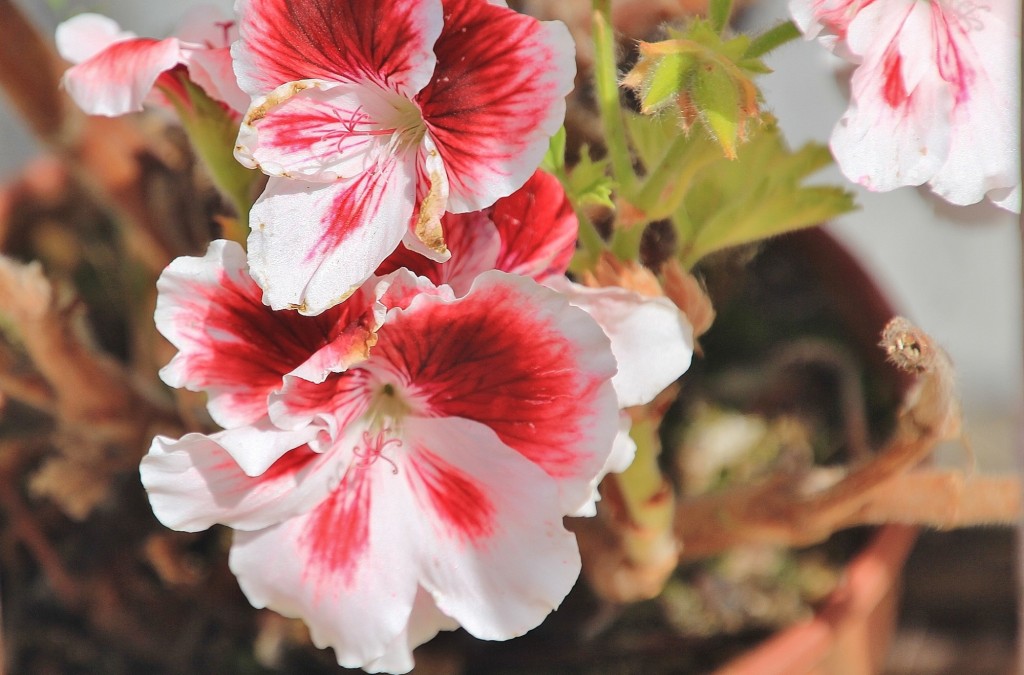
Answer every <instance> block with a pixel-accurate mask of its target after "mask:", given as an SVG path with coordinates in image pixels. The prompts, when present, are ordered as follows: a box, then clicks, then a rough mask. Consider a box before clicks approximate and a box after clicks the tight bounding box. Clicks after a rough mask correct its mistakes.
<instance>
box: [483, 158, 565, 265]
mask: <svg viewBox="0 0 1024 675" xmlns="http://www.w3.org/2000/svg"><path fill="white" fill-rule="evenodd" d="M491 219H492V220H493V221H494V225H495V227H497V228H498V234H499V235H500V237H501V250H500V251H499V253H498V261H497V263H496V264H495V266H494V267H495V269H499V270H501V271H503V272H509V273H511V274H522V275H524V276H528V277H530V278H532V279H535V280H536V281H540V282H544V281H545V280H546V279H549V278H550V277H553V276H562V275H563V274H565V271H566V270H567V269H569V261H570V260H572V255H573V253H575V251H576V235H577V233H578V232H579V221H578V220H577V219H576V213H575V212H574V211H573V210H572V204H570V203H569V199H568V197H566V195H565V190H563V189H562V184H561V183H559V182H558V179H557V178H555V177H554V176H552V175H551V174H549V173H546V172H544V171H536V172H534V174H533V176H531V177H530V180H528V181H526V184H525V185H523V187H521V188H519V189H518V190H516V191H515V192H514V193H512V194H511V195H509V196H508V197H505V198H504V199H499V200H498V201H497V202H496V203H495V204H494V208H493V209H492V211H491Z"/></svg>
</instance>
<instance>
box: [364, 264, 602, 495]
mask: <svg viewBox="0 0 1024 675" xmlns="http://www.w3.org/2000/svg"><path fill="white" fill-rule="evenodd" d="M366 367H373V368H376V369H379V370H380V371H381V372H383V371H386V370H390V372H391V373H392V377H393V378H394V384H395V386H396V387H397V388H399V389H402V390H406V389H408V391H409V392H410V394H409V395H410V396H414V397H416V398H417V400H421V401H422V406H423V408H424V411H428V412H423V413H422V414H430V415H437V416H443V417H462V418H465V419H470V420H475V421H477V422H481V423H483V424H484V425H486V426H488V427H490V428H492V429H493V430H494V431H495V432H497V434H498V436H499V437H500V438H501V440H502V442H504V443H505V444H506V445H509V446H510V447H512V448H513V449H515V450H516V451H518V452H520V453H521V454H522V455H524V456H525V457H526V458H527V459H529V460H531V461H533V462H534V463H536V464H538V465H539V466H540V467H541V468H542V469H544V470H545V471H546V472H547V473H548V474H549V475H550V476H552V477H554V478H556V479H557V480H558V481H559V483H560V486H561V489H562V494H563V500H564V502H563V505H564V507H565V508H564V511H565V512H571V511H573V510H575V509H576V508H578V507H579V506H580V505H582V504H583V503H585V502H586V501H587V500H588V499H589V498H590V490H589V481H590V479H591V478H592V477H593V476H594V475H596V474H597V472H598V471H600V469H601V467H602V466H603V465H604V463H605V460H606V459H607V457H608V454H609V453H610V452H611V449H612V447H611V446H612V440H613V439H614V437H615V433H616V429H617V426H618V413H617V410H618V405H617V403H616V401H615V395H614V392H613V390H612V388H611V385H610V382H609V379H610V378H611V376H612V374H613V373H614V372H615V366H614V362H613V358H612V355H611V350H610V349H609V345H608V339H607V338H606V337H605V336H604V334H603V333H602V332H601V330H600V328H599V327H598V326H597V325H596V324H595V323H594V322H593V319H591V318H590V317H589V316H587V315H586V313H585V312H583V311H582V310H577V309H574V308H572V307H571V306H570V305H569V304H568V302H567V301H566V300H565V299H564V298H562V297H561V296H559V295H558V294H557V293H554V292H553V291H550V290H548V289H545V288H543V287H541V286H539V285H537V284H536V283H535V282H533V281H532V280H530V279H526V278H523V277H516V276H511V275H507V274H504V273H501V272H494V271H492V272H487V273H485V274H483V275H481V276H480V277H478V278H477V280H476V282H475V283H474V285H473V288H472V289H471V290H470V292H469V293H468V294H467V295H466V296H465V297H463V298H460V299H458V300H456V301H454V302H451V301H445V300H444V299H443V298H440V297H434V296H428V295H423V296H420V297H417V298H415V299H414V300H413V302H412V303H411V304H410V305H409V307H408V309H406V310H397V309H396V310H392V311H391V312H390V313H389V315H388V319H387V321H386V322H385V324H384V326H383V327H382V328H381V331H380V340H379V342H378V344H377V346H376V347H375V348H374V350H373V352H372V353H371V355H370V359H369V361H367V364H366Z"/></svg>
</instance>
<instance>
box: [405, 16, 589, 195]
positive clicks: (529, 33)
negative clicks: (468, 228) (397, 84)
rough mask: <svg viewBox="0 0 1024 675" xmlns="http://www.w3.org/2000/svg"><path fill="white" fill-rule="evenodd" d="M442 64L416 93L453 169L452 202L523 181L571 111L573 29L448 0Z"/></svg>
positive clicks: (504, 190) (439, 47) (505, 190)
mask: <svg viewBox="0 0 1024 675" xmlns="http://www.w3.org/2000/svg"><path fill="white" fill-rule="evenodd" d="M444 11H445V24H444V31H443V32H442V33H441V36H440V38H439V39H438V41H437V44H436V45H435V47H434V51H435V52H436V53H437V69H436V71H435V73H434V77H433V79H431V81H430V84H429V85H428V86H427V87H426V88H425V89H424V90H423V91H422V92H420V94H419V95H418V96H417V98H416V100H417V102H418V103H419V105H420V108H421V109H422V111H423V119H424V120H425V121H426V124H427V129H428V131H429V133H430V134H431V137H432V138H433V140H434V142H435V143H436V144H437V149H438V151H439V152H440V153H441V158H442V159H443V160H444V164H445V167H446V168H447V170H448V180H449V184H450V195H449V206H448V210H449V211H453V212H457V213H459V212H466V211H475V210H478V209H482V208H484V207H487V206H490V205H491V204H493V203H494V201H495V200H496V199H498V198H499V197H504V196H506V195H509V194H511V193H512V192H513V191H515V190H516V189H517V188H519V187H520V186H521V185H522V184H523V183H524V182H526V179H527V178H529V177H530V174H532V173H533V171H534V170H535V169H536V168H537V166H538V165H539V164H540V160H541V158H542V157H543V155H544V152H545V151H546V150H547V147H548V141H549V139H550V137H551V136H552V135H553V134H554V133H555V132H556V131H558V129H559V127H561V125H562V121H563V119H564V117H565V96H566V95H567V94H568V93H569V92H570V91H571V90H572V86H573V78H574V76H575V74H576V66H575V59H574V47H573V42H572V38H571V37H570V36H569V31H568V30H567V29H566V28H565V26H564V25H562V24H561V23H558V22H539V21H537V20H536V19H534V18H532V17H529V16H526V15H523V14H519V13H517V12H514V11H512V10H510V9H506V8H503V7H499V6H495V5H492V4H488V3H485V2H479V1H478V0H445V2H444Z"/></svg>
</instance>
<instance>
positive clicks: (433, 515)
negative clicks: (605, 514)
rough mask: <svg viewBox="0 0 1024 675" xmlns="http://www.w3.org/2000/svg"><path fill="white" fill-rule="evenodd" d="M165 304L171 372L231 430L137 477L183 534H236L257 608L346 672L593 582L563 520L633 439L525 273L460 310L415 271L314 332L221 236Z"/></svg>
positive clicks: (490, 633) (515, 622)
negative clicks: (295, 627) (286, 619)
mask: <svg viewBox="0 0 1024 675" xmlns="http://www.w3.org/2000/svg"><path fill="white" fill-rule="evenodd" d="M159 289H160V300H159V306H158V313H157V322H158V326H159V327H160V329H161V331H162V332H163V333H164V334H165V335H167V336H168V338H170V339H171V341H172V342H173V343H174V344H175V345H176V346H177V347H178V348H179V350H180V353H179V355H178V356H177V357H176V358H175V360H174V361H172V363H171V364H170V365H169V366H168V367H167V368H166V369H165V370H164V371H163V376H164V378H165V379H166V380H167V381H168V382H170V383H172V384H174V385H176V386H188V387H190V388H194V389H199V390H205V391H208V392H209V393H210V394H211V412H212V413H213V414H214V416H215V417H216V418H217V419H218V421H221V422H223V423H224V424H225V425H226V426H228V427H229V429H228V430H226V431H224V432H219V433H218V434H214V435H212V436H204V435H201V434H189V435H186V436H185V437H184V438H182V439H180V440H171V439H168V438H163V437H158V438H157V439H155V440H154V442H153V445H152V447H151V450H150V453H149V455H147V457H146V458H145V459H144V460H143V463H142V468H141V473H142V480H143V483H144V485H145V486H146V489H147V491H148V492H149V496H150V501H151V503H152V506H153V509H154V512H155V513H156V515H157V517H158V518H159V519H160V520H161V521H162V522H163V523H165V524H166V525H168V526H169V527H173V528H176V529H182V530H189V531H193V530H198V529H203V528H206V527H209V526H210V525H212V524H214V523H223V524H227V525H230V526H232V527H234V528H235V529H236V530H237V531H236V533H235V540H234V543H233V545H232V550H231V555H230V565H231V568H232V570H233V571H234V573H235V574H236V575H237V576H238V578H239V583H240V585H241V586H242V588H243V590H244V591H245V593H246V595H247V596H248V598H249V600H250V601H251V602H252V603H253V604H254V605H256V606H259V607H263V606H266V607H270V608H272V609H275V610H276V611H278V612H281V613H283V614H286V615H289V616H298V617H302V618H303V619H304V620H305V621H306V623H307V624H308V625H309V627H310V631H311V635H312V637H313V640H314V642H315V643H316V644H318V645H320V646H326V645H330V646H332V647H333V648H334V649H335V651H336V653H337V656H338V661H339V663H341V664H343V665H347V666H359V667H363V668H367V669H370V670H388V671H394V672H404V671H407V670H409V669H410V668H411V667H412V658H411V650H412V648H414V647H415V646H416V645H418V644H420V643H422V642H425V641H426V640H428V639H430V638H431V637H433V635H434V634H436V633H437V632H438V631H439V630H449V629H452V628H454V627H456V626H458V625H461V626H463V627H464V628H466V630H468V631H469V632H470V633H472V634H474V635H476V636H478V637H480V638H484V639H507V638H511V637H514V636H517V635H520V634H522V633H524V632H526V631H528V630H529V629H531V628H533V627H534V626H536V625H537V624H539V623H540V622H541V621H542V620H543V618H544V617H545V616H546V615H547V614H548V613H549V612H550V611H551V610H552V609H553V608H554V607H556V606H557V605H558V604H559V603H560V602H561V600H562V598H563V597H564V596H565V594H566V593H567V592H568V591H569V589H570V588H571V587H572V585H573V583H574V582H575V580H576V578H577V575H578V573H579V569H580V560H579V553H578V550H577V547H576V543H575V539H574V537H573V535H572V534H570V533H569V532H567V531H566V530H565V529H564V528H563V526H562V517H563V516H564V515H566V514H570V513H574V512H576V511H578V510H580V509H581V508H583V507H585V506H586V504H588V503H589V502H590V500H591V499H592V484H593V481H594V479H595V477H596V476H597V475H599V473H600V472H601V471H602V470H603V468H604V467H605V465H606V464H607V462H608V458H609V455H610V453H611V450H612V445H613V440H614V438H615V436H616V432H617V430H618V415H617V414H616V413H617V410H618V407H619V404H618V402H617V400H616V395H615V391H614V389H613V386H612V383H611V378H612V377H613V375H614V373H615V359H614V357H613V356H612V352H611V349H610V345H609V342H608V338H607V337H606V336H605V335H604V333H603V332H602V330H601V329H600V327H599V326H598V325H597V324H596V323H595V322H594V320H593V319H591V318H590V316H588V315H587V314H586V313H585V312H583V311H582V310H580V309H577V308H575V307H573V306H571V305H570V304H569V303H568V301H567V300H566V299H565V298H564V297H563V296H561V295H560V294H558V293H556V292H554V291H552V290H550V289H547V288H544V287H543V286H540V285H538V284H537V283H536V282H534V281H532V280H531V279H528V278H525V277H520V276H514V275H509V274H505V273H503V272H498V271H489V272H485V273H483V274H481V275H479V276H477V277H476V278H475V280H474V281H473V282H472V283H471V284H470V285H468V287H466V288H464V289H462V292H461V293H460V294H459V295H456V294H455V293H454V292H453V291H452V290H451V289H450V288H449V287H447V286H444V285H442V286H435V285H434V284H433V283H432V282H430V281H429V280H428V279H426V278H422V277H415V276H413V275H412V274H410V273H409V272H408V271H405V270H398V271H396V272H394V273H392V274H389V275H387V276H386V277H381V278H374V279H372V280H371V281H370V282H368V283H367V285H365V286H364V287H363V289H361V290H360V291H359V292H358V293H357V294H355V295H353V296H352V297H350V298H349V299H348V300H347V301H345V302H344V303H342V304H340V305H338V306H337V307H335V308H334V309H332V310H331V311H330V312H325V313H323V314H321V315H319V316H316V317H306V316H302V315H299V314H297V313H295V312H274V311H273V310H271V309H270V308H268V307H266V306H264V305H262V304H261V302H260V298H259V296H260V289H259V288H258V287H257V286H256V284H255V283H254V282H253V281H252V280H251V279H250V278H249V277H248V276H247V273H246V271H245V262H244V254H243V253H242V251H241V248H240V247H238V246H237V245H236V244H233V243H227V242H216V243H215V244H214V245H213V246H211V249H210V251H209V252H208V254H207V255H206V256H205V257H204V258H179V259H178V260H177V261H175V262H174V263H172V264H171V266H170V267H169V268H168V269H167V270H166V271H165V273H164V274H163V275H162V277H161V280H160V284H159ZM382 311H383V312H386V313H385V314H382ZM371 345H372V348H370V347H371Z"/></svg>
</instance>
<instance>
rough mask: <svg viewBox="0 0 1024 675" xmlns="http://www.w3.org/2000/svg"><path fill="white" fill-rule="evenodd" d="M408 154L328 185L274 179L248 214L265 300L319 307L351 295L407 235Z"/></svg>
mask: <svg viewBox="0 0 1024 675" xmlns="http://www.w3.org/2000/svg"><path fill="white" fill-rule="evenodd" d="M412 161H413V160H412V159H411V158H410V157H394V158H391V159H390V160H388V161H387V162H385V163H383V164H380V165H378V166H377V167H375V169H374V170H371V171H367V172H366V173H363V174H360V175H359V176H357V177H356V178H353V179H352V180H349V181H343V182H339V183H336V184H334V185H330V186H319V185H316V184H313V183H304V182H301V181H291V180H287V179H282V178H271V179H270V183H269V184H268V185H267V189H266V190H265V191H264V193H263V195H262V196H261V197H260V199H259V200H258V201H257V202H256V204H255V205H254V206H253V208H252V211H251V212H250V216H249V218H250V223H251V224H252V228H253V229H252V233H251V234H250V235H249V264H250V267H251V273H252V276H253V278H254V279H256V281H257V283H259V285H260V286H261V287H262V288H263V290H264V294H263V301H264V302H266V303H268V304H269V305H270V306H271V307H273V308H274V309H285V308H288V309H297V310H298V311H299V312H301V313H302V314H319V313H321V312H323V311H324V310H326V309H328V308H330V307H333V306H334V305H337V304H338V303H339V302H341V301H342V300H344V299H345V298H347V297H348V296H349V295H351V294H352V293H353V292H354V291H355V290H356V289H357V288H358V287H359V286H360V285H361V284H362V283H363V281H364V280H366V279H367V278H369V277H370V276H371V275H372V274H373V273H374V271H375V270H376V269H377V265H379V264H380V263H381V261H382V260H384V259H385V258H386V257H387V256H388V255H390V254H391V252H392V251H394V250H395V248H396V247H397V246H398V244H399V242H400V241H401V240H402V236H403V235H404V234H405V230H406V224H407V223H408V222H409V218H410V217H411V215H412V208H413V199H414V197H415V178H414V177H415V167H414V165H413V164H412Z"/></svg>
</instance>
